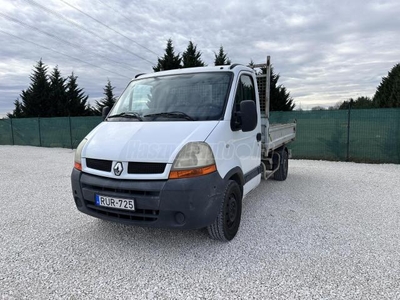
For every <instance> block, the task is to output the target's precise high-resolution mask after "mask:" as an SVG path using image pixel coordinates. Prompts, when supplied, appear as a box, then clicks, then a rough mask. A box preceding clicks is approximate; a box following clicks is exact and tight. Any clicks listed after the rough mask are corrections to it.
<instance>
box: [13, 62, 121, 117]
mask: <svg viewBox="0 0 400 300" xmlns="http://www.w3.org/2000/svg"><path fill="white" fill-rule="evenodd" d="M29 78H30V80H31V84H30V86H29V87H28V88H27V89H26V90H23V91H22V93H21V94H20V98H21V100H19V99H17V100H15V101H14V105H15V108H14V110H13V112H12V113H8V114H7V116H8V117H9V118H31V117H41V118H45V117H67V116H71V117H76V116H100V115H101V112H102V109H103V107H104V106H112V105H114V103H115V100H116V98H115V96H114V94H113V90H114V87H113V86H112V85H111V82H110V80H108V82H107V84H106V85H105V87H104V96H105V97H104V98H102V99H101V100H100V101H97V100H96V101H95V105H94V106H91V105H90V104H89V102H88V98H89V96H88V95H85V92H84V90H83V88H80V87H79V86H78V83H77V79H78V77H77V76H75V74H74V73H73V72H72V73H71V75H70V76H68V77H67V78H64V77H62V76H61V72H60V70H59V69H58V67H57V66H56V67H54V69H53V70H52V72H51V73H50V74H48V67H47V66H46V65H45V64H44V63H43V61H42V59H40V60H39V61H38V63H37V64H36V65H35V67H34V69H33V73H32V75H30V77H29Z"/></svg>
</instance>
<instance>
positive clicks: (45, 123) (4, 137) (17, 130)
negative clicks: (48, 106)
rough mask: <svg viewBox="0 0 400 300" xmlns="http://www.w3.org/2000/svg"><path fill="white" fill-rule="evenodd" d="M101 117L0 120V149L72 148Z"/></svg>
mask: <svg viewBox="0 0 400 300" xmlns="http://www.w3.org/2000/svg"><path fill="white" fill-rule="evenodd" d="M100 122H101V117H70V118H69V117H63V118H24V119H6V120H0V145H31V146H41V147H61V148H76V147H77V146H78V144H79V142H80V141H81V140H82V139H83V138H84V137H85V136H86V135H87V134H88V133H89V132H90V131H91V130H92V129H93V128H94V127H96V126H97V125H98V124H99V123H100Z"/></svg>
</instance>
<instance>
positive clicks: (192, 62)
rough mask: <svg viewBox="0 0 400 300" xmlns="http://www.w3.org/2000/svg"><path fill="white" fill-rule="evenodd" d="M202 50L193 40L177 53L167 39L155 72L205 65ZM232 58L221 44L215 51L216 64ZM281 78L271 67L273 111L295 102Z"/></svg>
mask: <svg viewBox="0 0 400 300" xmlns="http://www.w3.org/2000/svg"><path fill="white" fill-rule="evenodd" d="M201 55H202V53H201V51H199V50H197V45H194V44H193V42H192V41H189V44H188V46H187V48H186V50H185V51H184V52H183V53H182V56H181V55H180V53H178V54H176V53H175V48H174V46H173V42H172V40H171V39H169V40H168V41H167V46H166V48H165V53H164V55H163V56H162V57H161V58H158V63H157V65H156V66H155V67H153V70H154V72H159V71H166V70H173V69H180V68H192V67H204V66H206V64H205V63H204V62H203V60H202V59H201ZM230 64H231V60H230V59H229V57H228V54H227V53H225V50H224V47H223V46H220V48H219V51H218V52H217V53H215V52H214V65H215V66H223V65H230ZM249 66H250V67H252V68H254V63H253V61H250V63H249ZM258 74H266V69H263V68H262V69H261V71H260V72H258ZM279 78H280V75H279V74H275V73H274V68H273V67H271V78H270V110H271V111H290V110H293V109H294V107H295V104H294V103H293V98H292V97H291V96H290V93H289V92H288V91H287V90H286V88H285V87H284V86H283V85H282V84H278V80H279Z"/></svg>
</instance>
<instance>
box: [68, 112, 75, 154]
mask: <svg viewBox="0 0 400 300" xmlns="http://www.w3.org/2000/svg"><path fill="white" fill-rule="evenodd" d="M68 120H69V137H70V141H71V150H72V149H74V148H73V145H72V126H71V116H68Z"/></svg>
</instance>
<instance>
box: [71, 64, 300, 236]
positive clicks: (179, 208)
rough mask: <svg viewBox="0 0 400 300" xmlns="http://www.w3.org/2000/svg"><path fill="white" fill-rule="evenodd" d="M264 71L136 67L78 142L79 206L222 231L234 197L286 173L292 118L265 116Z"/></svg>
mask: <svg viewBox="0 0 400 300" xmlns="http://www.w3.org/2000/svg"><path fill="white" fill-rule="evenodd" d="M253 67H256V68H257V67H258V68H259V67H263V68H266V70H267V72H266V73H267V74H265V75H257V74H256V72H255V71H254V70H253V69H252V68H249V67H246V66H242V65H236V64H235V65H228V66H217V67H200V68H188V69H179V70H172V71H163V72H158V73H152V74H143V75H138V76H136V78H135V79H133V80H132V81H131V82H130V83H129V85H128V86H127V88H126V89H125V91H124V92H123V93H122V95H121V96H120V98H119V100H118V101H117V102H116V104H115V105H114V107H113V108H112V109H111V111H109V109H108V110H105V111H103V117H104V121H103V122H102V123H101V124H99V125H98V126H97V127H96V128H95V129H93V130H92V131H91V132H90V133H89V134H88V135H87V136H86V137H85V138H84V139H83V141H82V142H81V143H80V144H79V146H78V147H77V150H76V153H75V164H74V168H73V171H72V174H71V181H72V192H73V197H74V199H75V204H76V206H77V208H78V210H79V211H81V212H83V213H86V214H88V215H91V216H93V217H97V218H101V219H105V220H110V221H116V222H120V223H125V224H134V225H140V226H151V227H164V228H184V229H200V228H207V229H208V232H209V235H210V237H211V238H214V239H217V240H221V241H230V240H231V239H233V238H234V237H235V235H236V233H237V231H238V229H239V225H240V219H241V214H242V200H243V198H244V197H245V196H246V195H247V194H248V193H249V192H250V191H251V190H253V189H254V188H256V187H257V186H258V185H259V184H260V181H261V178H262V177H263V178H264V179H267V178H268V177H270V176H274V178H275V179H276V180H285V179H286V177H287V173H288V159H289V151H288V149H287V146H286V145H287V144H288V143H289V142H291V141H293V140H294V139H295V134H296V123H295V122H294V123H290V124H277V125H270V124H269V101H268V100H269V82H270V81H269V73H270V65H269V57H268V59H267V63H266V64H262V65H256V66H253Z"/></svg>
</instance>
